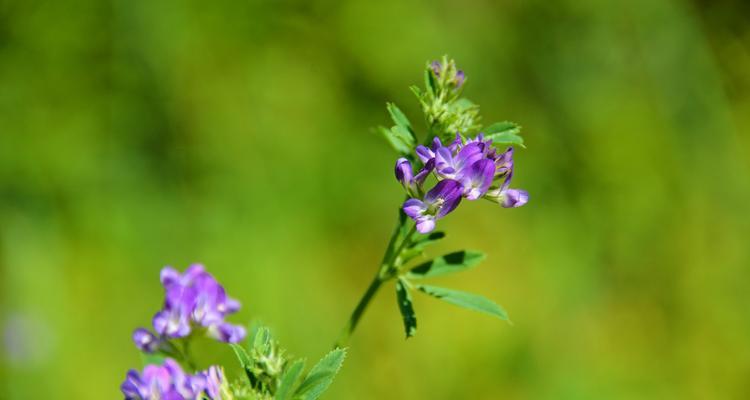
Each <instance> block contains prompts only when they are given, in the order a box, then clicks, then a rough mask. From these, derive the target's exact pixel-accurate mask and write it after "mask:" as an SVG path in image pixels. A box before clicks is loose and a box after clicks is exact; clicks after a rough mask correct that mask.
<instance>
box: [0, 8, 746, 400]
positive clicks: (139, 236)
mask: <svg viewBox="0 0 750 400" xmlns="http://www.w3.org/2000/svg"><path fill="white" fill-rule="evenodd" d="M748 4H750V3H747V2H743V1H736V2H713V1H688V0H659V1H646V0H629V1H625V0H620V1H610V2H596V1H579V0H565V1H557V2H549V1H544V0H523V1H522V0H513V1H491V0H473V1H460V2H459V1H424V0H379V1H371V0H353V1H346V2H337V1H328V0H316V1H291V0H286V1H285V0H278V1H271V0H265V1H259V0H242V1H236V0H234V1H211V2H203V1H201V2H199V1H182V0H162V1H153V2H148V1H129V0H110V1H101V0H69V1H64V2H62V1H40V0H25V1H11V2H8V1H0V271H1V272H0V328H1V329H2V340H3V342H2V346H1V347H0V380H1V381H2V384H0V398H3V399H53V398H54V399H104V398H118V397H120V394H119V390H118V386H119V384H120V382H121V381H122V379H123V378H124V375H125V371H126V370H127V369H128V368H132V367H140V362H141V360H140V358H139V355H138V353H137V351H136V350H135V348H134V347H133V345H132V344H131V341H130V334H131V331H132V330H133V328H135V327H136V326H139V325H147V324H148V323H149V321H150V317H151V316H152V315H153V313H154V312H155V311H156V309H157V308H158V307H159V305H160V302H161V298H162V291H161V288H160V286H159V282H158V272H159V269H160V268H161V267H162V266H163V265H167V264H169V265H174V266H177V267H179V268H185V267H186V266H187V265H188V264H189V263H192V262H196V261H201V262H203V263H205V264H206V265H207V266H208V268H209V269H210V270H211V271H212V272H213V273H214V274H215V275H216V276H217V278H218V279H219V280H220V281H222V282H223V283H224V284H225V286H226V287H227V288H228V291H229V293H230V294H232V295H233V296H234V297H237V298H239V299H240V300H242V302H243V309H242V311H241V312H240V314H239V315H237V316H236V318H234V319H233V321H236V322H247V321H250V320H252V319H260V320H262V321H264V322H265V323H266V324H268V325H270V326H271V327H272V328H273V330H274V332H275V334H276V336H277V337H278V338H279V339H280V340H281V342H282V343H283V345H284V346H285V347H286V348H287V349H288V350H289V351H290V352H291V353H293V354H295V355H300V356H304V357H307V358H308V359H311V360H312V359H316V358H318V357H320V356H321V355H322V354H323V353H324V352H326V351H327V350H328V349H329V348H330V346H331V344H332V342H333V340H334V338H335V336H336V335H337V333H338V332H339V330H340V329H341V326H342V325H343V323H344V322H345V320H346V318H347V317H348V314H349V312H350V311H351V308H352V307H353V306H354V303H355V302H356V300H357V299H358V297H359V296H360V294H361V293H362V291H363V290H364V289H365V287H366V285H367V284H368V282H369V280H370V277H371V275H372V274H373V272H374V269H375V267H376V263H377V262H378V261H379V260H380V257H381V254H382V251H383V249H384V246H385V242H386V240H387V238H388V235H389V234H390V231H391V229H392V224H393V219H394V212H395V209H396V207H397V206H398V203H399V202H400V200H401V196H402V192H401V188H400V186H399V185H398V184H397V183H396V182H395V181H394V178H393V172H392V167H393V164H394V161H395V155H394V153H393V152H392V151H391V150H390V149H389V147H388V146H387V145H386V144H385V143H384V142H383V141H382V140H381V138H379V137H378V136H376V135H375V134H373V133H372V132H371V127H373V126H377V125H380V124H388V123H389V121H388V116H387V113H386V111H385V107H384V105H385V102H386V101H395V102H396V103H397V104H398V105H399V106H400V107H401V108H402V109H403V110H404V111H405V112H406V113H407V115H409V116H410V117H411V119H412V121H420V120H421V115H420V113H419V108H418V106H417V103H416V101H415V99H414V98H413V96H412V95H411V93H410V92H409V90H408V89H407V88H408V86H409V85H411V84H418V83H420V82H421V79H422V75H421V73H422V68H423V66H424V63H425V61H427V60H431V59H434V58H437V57H440V56H441V55H443V54H446V53H447V54H450V55H451V56H452V57H454V58H456V59H457V61H458V63H459V66H460V67H462V68H463V69H465V70H466V72H467V74H468V76H469V81H468V83H467V86H466V90H465V94H466V95H467V97H469V98H471V99H473V100H474V101H475V102H477V103H479V104H480V105H481V106H482V110H483V116H484V121H485V122H487V123H491V122H495V121H500V120H506V119H509V120H513V121H516V122H519V123H521V124H522V125H523V126H524V131H523V134H524V137H525V139H526V142H527V144H528V149H527V150H523V151H519V152H517V155H516V175H515V182H516V183H515V186H517V187H522V188H525V189H527V190H529V191H530V193H531V196H532V197H531V202H530V203H529V204H528V205H527V206H525V207H523V208H520V209H515V210H505V209H501V208H499V207H493V205H492V204H490V203H485V202H479V203H470V204H469V203H467V204H464V205H463V206H462V207H461V208H460V209H459V210H457V212H455V213H454V214H452V215H451V216H450V217H449V218H447V219H446V220H444V221H443V222H441V225H442V227H443V228H445V229H446V230H448V232H449V238H448V240H446V241H445V243H443V244H442V245H441V246H439V248H436V249H434V250H432V251H431V252H430V254H433V255H436V254H439V252H440V251H447V250H456V249H460V248H464V247H468V248H475V249H482V250H485V251H486V252H487V253H488V255H489V256H488V259H487V260H486V262H485V263H484V264H483V265H481V266H480V267H479V268H477V269H475V270H472V271H470V272H467V273H464V274H461V275H460V276H455V277H450V278H446V279H441V281H440V282H439V284H441V285H444V286H449V287H454V288H457V289H462V290H467V291H472V292H478V293H482V294H484V295H486V296H487V297H490V298H492V299H494V300H496V301H497V302H499V303H500V304H502V305H503V306H504V307H505V308H506V309H507V310H508V311H509V312H510V315H511V317H512V319H513V321H514V325H513V326H510V325H507V324H504V323H501V322H498V321H497V320H494V319H491V318H488V317H485V316H482V315H479V314H474V313H471V312H469V311H465V310H462V309H459V308H456V307H453V306H451V305H448V304H445V303H442V302H438V301H436V300H433V299H431V298H426V297H424V296H419V295H417V296H418V297H416V298H415V307H416V310H417V315H418V317H419V331H418V333H417V336H416V337H415V338H413V339H410V340H408V341H405V340H404V339H403V333H402V326H401V322H400V317H399V314H398V311H397V307H396V303H395V299H394V295H393V292H392V291H393V289H392V287H387V288H386V289H385V290H384V291H383V292H381V293H380V294H379V295H378V297H377V298H376V301H375V302H374V303H373V305H372V307H371V309H370V310H369V311H368V312H367V314H366V315H365V318H364V320H363V323H362V325H361V326H360V329H359V330H358V332H357V333H356V335H355V337H354V339H353V341H352V343H351V350H350V356H349V358H348V359H347V361H346V363H345V367H344V369H343V370H342V372H341V374H340V375H339V377H338V379H337V380H336V381H335V382H334V384H333V386H332V388H331V390H330V391H329V392H328V393H327V395H326V396H325V398H328V399H383V398H392V399H458V398H466V399H500V398H502V399H747V398H750V380H749V379H748V376H750V345H749V344H748V342H749V341H750V298H749V296H750V294H749V293H750V205H749V200H750V174H749V173H748V167H750V166H749V165H748V162H749V161H750V158H749V154H748V153H749V151H750V138H749V137H748V135H747V132H748V129H750V7H749V6H748ZM421 132H423V130H422V131H421ZM198 351H199V353H202V354H203V356H204V363H206V362H212V361H221V362H224V363H226V364H227V365H234V364H233V363H234V361H233V356H232V354H231V353H230V351H229V349H228V348H226V347H223V346H220V345H218V344H214V343H203V344H201V347H200V348H199V349H198Z"/></svg>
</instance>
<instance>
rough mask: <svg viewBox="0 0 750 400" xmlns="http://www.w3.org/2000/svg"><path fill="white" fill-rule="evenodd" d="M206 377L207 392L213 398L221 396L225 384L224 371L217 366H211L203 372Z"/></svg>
mask: <svg viewBox="0 0 750 400" xmlns="http://www.w3.org/2000/svg"><path fill="white" fill-rule="evenodd" d="M203 376H204V377H205V378H206V393H207V394H208V396H209V397H210V398H212V399H220V398H221V387H222V385H223V384H224V372H223V371H222V370H221V368H219V367H217V366H211V367H209V368H208V370H206V371H205V372H203Z"/></svg>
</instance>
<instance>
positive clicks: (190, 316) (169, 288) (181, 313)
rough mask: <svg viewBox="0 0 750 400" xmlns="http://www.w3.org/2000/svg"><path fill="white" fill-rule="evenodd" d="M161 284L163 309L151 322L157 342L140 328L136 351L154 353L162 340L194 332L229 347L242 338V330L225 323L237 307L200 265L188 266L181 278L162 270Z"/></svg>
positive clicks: (135, 336) (165, 268)
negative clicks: (196, 331) (202, 333)
mask: <svg viewBox="0 0 750 400" xmlns="http://www.w3.org/2000/svg"><path fill="white" fill-rule="evenodd" d="M161 282H162V285H163V286H164V291H165V300H164V307H163V308H162V309H161V310H159V311H158V312H157V313H156V314H155V315H154V318H153V326H154V330H155V331H156V333H157V334H158V335H160V338H156V337H155V336H154V335H153V334H151V333H150V332H148V331H147V330H145V329H143V328H139V329H136V331H135V332H133V341H134V342H135V343H136V346H137V347H138V348H139V349H141V350H143V351H145V352H153V351H155V350H156V349H157V348H158V346H159V344H160V342H161V340H167V339H171V338H182V337H186V336H189V335H190V334H191V333H192V332H194V331H195V330H196V328H200V330H201V331H205V332H206V334H207V335H208V336H209V337H212V338H214V339H217V340H220V341H223V342H228V343H237V342H239V341H241V340H242V339H243V338H244V337H245V335H246V331H245V328H244V327H242V326H239V325H232V324H230V323H227V322H226V321H225V320H224V319H225V317H226V316H228V315H229V314H232V313H234V312H237V310H239V308H240V303H239V302H238V301H237V300H234V299H232V298H230V297H228V296H227V295H226V292H225V291H224V287H223V286H221V285H220V284H219V282H217V281H216V279H215V278H214V277H213V276H212V275H211V274H209V273H208V272H206V270H205V268H204V267H203V266H202V265H200V264H194V265H191V266H190V267H189V268H188V269H187V270H186V271H185V272H184V273H183V274H180V273H179V272H178V271H177V270H175V269H174V268H172V267H164V268H163V269H162V271H161Z"/></svg>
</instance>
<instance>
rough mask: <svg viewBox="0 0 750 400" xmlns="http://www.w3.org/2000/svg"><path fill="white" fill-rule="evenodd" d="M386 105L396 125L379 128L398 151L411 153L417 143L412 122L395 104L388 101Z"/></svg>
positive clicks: (403, 153)
mask: <svg viewBox="0 0 750 400" xmlns="http://www.w3.org/2000/svg"><path fill="white" fill-rule="evenodd" d="M386 107H387V108H388V113H389V114H391V119H392V120H393V123H394V124H395V125H394V126H392V127H391V128H390V129H387V128H385V127H382V126H381V127H379V128H378V130H379V131H380V133H381V134H382V135H383V137H385V139H386V140H387V141H388V143H390V144H391V146H392V147H393V148H394V149H395V150H396V151H397V152H399V153H400V154H402V155H408V154H411V152H412V151H414V146H416V143H417V137H416V135H415V133H414V129H413V128H412V126H411V122H409V119H408V118H407V117H406V115H405V114H404V113H403V112H402V111H401V110H400V109H399V108H398V107H396V105H395V104H393V103H386Z"/></svg>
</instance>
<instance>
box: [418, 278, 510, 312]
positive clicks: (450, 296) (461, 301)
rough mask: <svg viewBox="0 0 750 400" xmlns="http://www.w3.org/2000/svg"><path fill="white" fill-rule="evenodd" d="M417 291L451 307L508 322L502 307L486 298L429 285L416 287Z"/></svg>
mask: <svg viewBox="0 0 750 400" xmlns="http://www.w3.org/2000/svg"><path fill="white" fill-rule="evenodd" d="M417 289H419V290H420V291H421V292H423V293H426V294H429V295H430V296H432V297H435V298H438V299H440V300H443V301H445V302H448V303H451V304H453V305H456V306H459V307H463V308H466V309H469V310H474V311H478V312H481V313H485V314H489V315H492V316H493V317H497V318H500V319H501V320H503V321H508V313H507V312H506V311H505V310H504V309H503V308H502V307H500V306H499V305H497V304H495V303H494V302H492V301H491V300H489V299H487V298H486V297H483V296H480V295H477V294H472V293H466V292H461V291H459V290H453V289H446V288H442V287H437V286H430V285H417Z"/></svg>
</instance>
